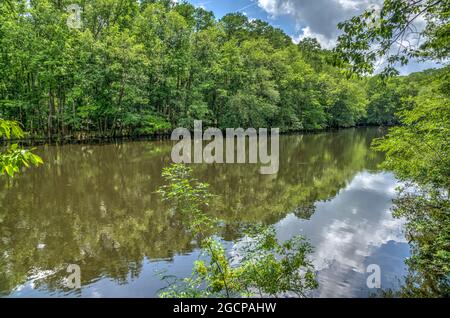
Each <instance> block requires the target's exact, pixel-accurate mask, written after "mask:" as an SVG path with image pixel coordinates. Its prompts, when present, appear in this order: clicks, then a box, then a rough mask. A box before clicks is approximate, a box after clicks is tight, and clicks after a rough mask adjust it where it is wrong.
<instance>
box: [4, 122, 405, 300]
mask: <svg viewBox="0 0 450 318" xmlns="http://www.w3.org/2000/svg"><path fill="white" fill-rule="evenodd" d="M379 134H380V132H379V131H378V130H377V129H354V130H352V129H350V130H344V131H339V132H333V133H321V134H310V135H303V136H282V137H281V139H280V171H279V173H278V174H277V175H269V176H263V175H261V174H260V173H259V168H258V167H257V166H254V165H246V164H242V165H238V164H235V165H198V166H195V174H196V177H198V178H199V179H201V180H202V181H205V182H208V183H209V184H211V192H213V193H215V194H217V195H218V196H217V198H216V200H215V202H214V203H213V205H212V207H211V209H210V210H211V213H212V214H215V215H216V216H218V217H220V218H221V219H224V220H225V223H226V224H225V228H224V232H223V233H222V235H223V237H224V238H225V239H226V240H228V241H230V242H232V241H236V240H239V238H240V237H241V233H239V228H240V227H239V225H240V224H242V223H249V222H252V223H254V222H263V223H266V224H277V229H278V232H279V235H280V237H281V238H288V237H290V236H292V235H294V234H298V233H302V234H304V235H305V236H307V237H308V238H309V239H310V240H311V242H312V244H313V246H314V247H315V254H314V255H313V257H314V264H315V266H316V268H317V270H318V274H319V277H318V278H319V283H320V284H321V286H320V288H319V290H318V291H317V293H316V294H315V296H354V295H357V296H367V294H368V291H367V290H366V289H365V277H366V274H365V267H366V266H367V265H369V264H372V263H375V264H379V265H380V266H381V268H382V275H383V276H382V284H383V287H391V285H392V284H394V283H395V282H396V280H397V278H400V276H401V275H402V274H403V271H402V268H403V267H404V266H403V258H404V257H405V256H407V255H408V250H407V248H406V247H407V245H405V243H404V240H403V236H402V235H401V232H400V226H401V223H400V222H399V221H397V220H393V219H392V217H391V215H390V213H389V207H390V199H391V198H392V196H393V189H394V187H395V184H396V181H395V180H394V179H393V177H392V176H391V175H390V174H385V173H377V172H376V166H377V164H378V163H379V162H380V161H381V160H382V157H381V156H380V154H376V153H374V152H372V151H370V149H369V146H370V142H371V140H372V139H373V138H374V137H376V136H378V135H379ZM171 145H172V144H171V143H170V142H133V143H119V144H111V145H102V146H94V145H90V146H85V145H83V146H82V145H66V146H59V147H57V146H46V147H42V148H39V149H38V153H39V154H40V155H42V157H43V158H44V160H45V167H42V168H39V169H33V170H32V171H29V172H27V173H26V174H23V175H21V176H19V177H18V178H17V179H14V180H12V181H11V180H6V179H2V180H1V181H0V295H4V296H13V297H19V296H49V295H57V296H83V297H102V296H103V297H107V296H110V297H111V296H131V297H148V296H155V295H156V294H157V292H158V290H159V289H160V288H161V287H163V286H164V283H162V282H161V280H160V278H159V276H158V275H157V274H156V273H157V272H159V271H161V270H167V274H174V275H179V276H188V275H189V274H190V272H191V267H192V263H193V261H194V260H195V259H196V257H197V256H198V250H197V249H196V245H195V242H194V241H193V240H192V237H190V235H189V234H187V232H186V230H185V228H184V227H183V225H182V224H181V222H180V220H179V219H178V218H177V217H176V216H175V215H172V214H171V213H170V212H168V209H167V207H166V206H164V205H163V204H162V203H161V200H160V197H159V196H158V195H157V194H155V191H156V189H157V188H158V187H159V186H160V185H161V183H162V180H161V177H160V175H161V171H162V168H163V167H165V166H167V165H169V164H170V151H171ZM68 264H78V265H80V267H81V281H82V286H83V288H82V289H81V290H80V291H71V290H68V289H66V288H65V287H64V285H63V279H64V278H65V277H66V276H67V273H66V268H67V265H68Z"/></svg>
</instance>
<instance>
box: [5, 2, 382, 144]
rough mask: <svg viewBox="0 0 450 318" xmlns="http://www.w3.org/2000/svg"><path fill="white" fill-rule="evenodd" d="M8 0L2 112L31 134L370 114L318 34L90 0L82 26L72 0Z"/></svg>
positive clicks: (310, 121)
mask: <svg viewBox="0 0 450 318" xmlns="http://www.w3.org/2000/svg"><path fill="white" fill-rule="evenodd" d="M9 3H10V4H8V3H6V2H4V1H3V2H0V12H1V13H2V14H0V116H2V117H3V118H5V119H11V120H16V121H18V122H20V123H21V124H22V126H23V127H24V129H26V130H27V131H29V132H30V133H31V134H32V135H36V136H39V137H43V136H46V137H48V138H66V137H76V138H89V137H91V136H96V135H99V136H125V135H126V136H133V135H147V134H157V133H166V132H167V131H168V130H169V129H171V128H172V127H178V126H185V127H190V126H191V125H192V123H193V121H194V120H195V119H200V120H203V121H204V122H205V123H206V124H208V125H210V126H215V127H218V128H228V127H249V126H252V127H254V128H259V127H269V128H270V127H279V128H281V129H282V130H283V131H296V130H301V129H305V130H314V129H323V128H327V127H349V126H355V125H357V124H361V123H365V113H366V107H367V104H368V103H367V99H366V96H365V95H366V91H365V86H364V85H363V83H362V81H360V80H358V79H345V78H344V76H343V75H342V74H341V71H340V70H339V69H337V68H335V67H333V66H331V65H330V60H331V52H330V51H327V50H324V49H322V48H320V46H319V45H318V43H317V41H316V40H315V39H304V40H303V41H302V42H300V43H299V44H298V45H296V44H294V43H292V40H291V39H290V37H289V36H287V35H286V34H285V33H284V32H283V31H282V30H280V29H277V28H274V27H272V26H270V25H269V24H268V23H266V22H264V21H260V20H251V21H250V20H249V19H248V18H247V17H245V16H244V15H242V14H229V15H226V16H224V17H223V18H222V19H220V20H219V21H216V20H215V19H214V16H213V14H212V13H211V12H208V11H205V10H204V9H201V8H195V7H194V6H192V5H190V4H187V3H173V2H170V1H167V0H166V1H162V0H159V1H137V0H136V1H134V0H133V1H119V0H95V1H82V2H79V4H80V6H81V7H82V13H81V19H82V27H81V28H80V29H71V28H69V27H68V26H67V23H66V22H67V18H68V13H67V12H66V6H67V5H69V4H72V3H74V1H69V0H64V1H57V2H56V1H50V0H42V1H31V2H26V1H23V0H14V1H9ZM75 3H77V2H76V1H75ZM378 105H379V104H377V103H372V106H377V107H378ZM378 120H381V121H383V123H385V122H384V117H383V116H380V117H379V118H378ZM388 120H389V119H388Z"/></svg>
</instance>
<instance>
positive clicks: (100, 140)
mask: <svg viewBox="0 0 450 318" xmlns="http://www.w3.org/2000/svg"><path fill="white" fill-rule="evenodd" d="M389 127H393V125H381V126H380V125H359V126H352V127H334V128H324V129H314V130H308V129H303V130H291V131H281V132H280V135H284V136H295V135H302V134H320V133H327V132H334V131H340V130H346V129H358V128H378V129H386V130H387V129H388V128H389ZM221 131H222V133H224V132H225V131H224V130H223V129H222V130H221ZM192 132H193V130H191V133H192ZM170 137H171V133H169V132H161V133H155V134H147V135H139V136H133V135H122V136H114V137H113V136H98V135H85V136H83V137H77V136H66V137H60V136H54V137H52V138H50V139H49V138H46V137H25V138H23V139H9V140H6V139H3V140H0V146H1V145H7V144H11V143H18V144H19V145H21V146H41V145H65V144H80V145H89V144H111V143H117V142H129V141H158V140H159V141H163V140H168V139H170Z"/></svg>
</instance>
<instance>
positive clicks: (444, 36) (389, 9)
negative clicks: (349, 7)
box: [335, 0, 450, 75]
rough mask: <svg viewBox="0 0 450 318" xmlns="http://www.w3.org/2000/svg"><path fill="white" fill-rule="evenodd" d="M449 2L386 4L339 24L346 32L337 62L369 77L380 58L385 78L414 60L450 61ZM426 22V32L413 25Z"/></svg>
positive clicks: (427, 0)
mask: <svg viewBox="0 0 450 318" xmlns="http://www.w3.org/2000/svg"><path fill="white" fill-rule="evenodd" d="M449 7H450V1H448V0H439V1H436V0H419V1H405V0H384V2H383V5H382V8H381V10H377V9H375V8H370V9H368V10H366V11H365V12H364V13H362V14H361V15H359V16H355V17H353V18H351V19H350V20H348V21H345V22H343V23H340V24H339V25H338V27H339V28H340V29H341V30H342V31H343V32H344V33H343V34H342V35H341V36H339V38H338V45H337V47H336V49H335V53H336V58H337V62H339V63H340V65H341V66H343V67H345V68H347V70H348V71H350V72H354V73H357V74H368V73H369V74H370V73H373V72H374V70H375V64H376V63H377V62H378V60H379V59H380V58H384V59H385V61H386V63H385V65H384V67H383V72H382V73H383V74H384V75H393V74H397V73H398V72H397V71H396V69H395V67H396V66H397V65H398V64H400V65H405V64H407V63H408V61H409V59H410V58H412V57H422V58H433V59H441V60H444V61H445V60H446V59H448V54H449V48H450V42H449V41H450V36H449V29H450V25H449V23H450V22H449V21H450V20H449V14H450V11H449V9H448V8H449ZM420 18H423V19H424V20H425V21H426V27H425V29H423V30H421V29H419V28H418V27H417V26H415V25H414V23H415V22H416V21H417V20H419V19H420Z"/></svg>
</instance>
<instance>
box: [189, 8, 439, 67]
mask: <svg viewBox="0 0 450 318" xmlns="http://www.w3.org/2000/svg"><path fill="white" fill-rule="evenodd" d="M187 2H189V3H191V4H193V5H194V6H196V7H202V8H204V9H206V10H209V11H213V12H214V14H215V16H216V18H217V19H220V18H221V17H222V16H224V15H225V14H227V13H231V12H241V13H242V14H245V15H246V16H247V17H248V18H250V19H261V20H264V21H267V22H268V23H270V24H271V25H273V26H274V27H278V28H281V29H283V30H284V31H285V32H286V34H288V35H289V36H291V37H292V39H293V41H294V42H298V41H299V40H301V39H302V38H304V37H315V38H317V40H318V41H319V42H320V44H321V45H322V47H324V48H328V49H330V48H333V47H334V45H335V43H336V38H337V36H338V35H339V30H338V29H337V24H338V23H339V22H341V21H345V20H347V19H349V18H351V17H353V16H355V15H358V14H360V13H362V12H363V11H364V10H366V9H368V8H369V7H370V6H377V5H379V4H380V3H381V2H382V1H381V0H187ZM432 67H437V64H435V63H433V62H417V61H413V62H410V63H409V64H408V65H406V66H403V67H401V68H399V70H400V74H402V75H405V74H409V73H412V72H417V71H421V70H424V69H428V68H432Z"/></svg>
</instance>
